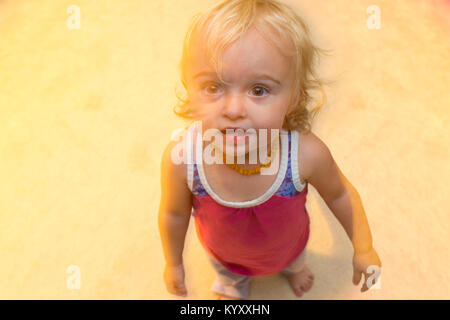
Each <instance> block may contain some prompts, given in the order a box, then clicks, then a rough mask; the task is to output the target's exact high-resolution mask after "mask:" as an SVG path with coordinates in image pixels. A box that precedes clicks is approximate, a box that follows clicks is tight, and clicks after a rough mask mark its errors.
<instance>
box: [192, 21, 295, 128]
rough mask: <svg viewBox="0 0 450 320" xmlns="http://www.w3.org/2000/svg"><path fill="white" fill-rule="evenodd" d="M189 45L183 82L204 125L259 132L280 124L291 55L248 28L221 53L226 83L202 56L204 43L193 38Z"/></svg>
mask: <svg viewBox="0 0 450 320" xmlns="http://www.w3.org/2000/svg"><path fill="white" fill-rule="evenodd" d="M264 36H265V37H273V36H272V35H270V34H265V35H264ZM193 48H194V49H193V52H192V55H191V58H190V61H189V63H188V65H187V66H186V78H187V79H186V80H187V83H186V86H187V92H188V95H189V99H190V101H191V107H192V108H193V109H194V110H195V111H196V112H197V114H198V115H199V118H200V119H201V120H202V126H203V129H205V130H206V129H208V128H217V129H219V130H223V129H224V128H226V127H240V128H243V129H249V128H254V129H256V131H257V132H258V129H264V128H265V129H281V128H282V125H283V121H284V118H285V116H286V114H287V113H288V112H290V110H291V109H290V106H289V102H290V98H291V90H292V83H293V77H294V74H293V66H292V65H291V59H290V58H288V57H286V56H284V55H283V54H282V53H281V52H280V51H279V49H278V48H277V47H275V46H273V45H272V44H271V43H270V42H268V41H267V40H265V39H264V37H262V35H261V34H260V33H259V32H258V31H257V30H256V29H255V28H254V27H252V28H251V29H250V30H249V31H248V32H247V33H246V34H245V35H244V36H243V37H242V38H241V39H240V40H238V41H236V42H234V43H233V44H232V45H231V46H230V47H228V48H227V50H225V52H224V55H223V59H222V63H223V73H222V75H223V79H224V80H225V82H227V83H228V84H225V83H221V82H220V80H219V78H218V77H217V75H216V74H215V72H214V68H213V66H212V65H211V64H209V60H208V59H207V57H205V54H204V52H205V51H206V50H205V48H204V44H203V43H202V42H201V41H197V43H196V44H194V46H193ZM282 48H284V47H282ZM269 77H270V78H271V79H269Z"/></svg>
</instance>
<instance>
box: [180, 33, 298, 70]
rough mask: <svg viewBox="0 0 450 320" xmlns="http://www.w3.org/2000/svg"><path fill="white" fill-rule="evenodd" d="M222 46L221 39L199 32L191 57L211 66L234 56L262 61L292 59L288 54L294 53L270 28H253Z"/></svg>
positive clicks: (194, 39) (191, 49)
mask: <svg viewBox="0 0 450 320" xmlns="http://www.w3.org/2000/svg"><path fill="white" fill-rule="evenodd" d="M221 44H222V43H220V39H217V38H216V39H211V37H210V38H207V36H206V35H205V34H204V33H203V32H198V33H197V34H196V35H195V36H194V37H193V38H192V42H191V46H190V50H189V51H190V52H189V56H190V57H191V59H193V60H197V61H199V62H202V63H203V64H208V63H209V64H210V63H212V61H217V60H222V61H223V59H224V58H226V57H230V56H232V57H233V56H234V58H236V60H243V59H247V60H257V59H260V60H261V59H264V57H267V58H269V59H271V58H274V57H275V58H278V57H281V59H289V58H291V57H292V55H291V56H289V55H288V54H286V53H287V52H292V46H291V45H290V43H289V42H288V41H286V40H285V39H280V37H278V36H277V35H276V34H275V33H274V32H273V31H271V30H270V28H269V29H266V28H264V29H262V28H261V27H256V26H252V27H250V28H249V29H248V30H247V31H246V32H245V33H244V34H242V35H241V36H240V37H239V38H238V39H236V40H234V41H233V42H231V43H229V44H228V45H226V46H222V47H221V46H220V45H221ZM238 58H239V59H238ZM266 62H269V61H266Z"/></svg>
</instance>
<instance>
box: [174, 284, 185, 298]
mask: <svg viewBox="0 0 450 320" xmlns="http://www.w3.org/2000/svg"><path fill="white" fill-rule="evenodd" d="M175 287H176V289H177V292H178V293H180V295H182V296H186V294H187V290H186V286H185V285H184V283H183V282H178V283H176V284H175Z"/></svg>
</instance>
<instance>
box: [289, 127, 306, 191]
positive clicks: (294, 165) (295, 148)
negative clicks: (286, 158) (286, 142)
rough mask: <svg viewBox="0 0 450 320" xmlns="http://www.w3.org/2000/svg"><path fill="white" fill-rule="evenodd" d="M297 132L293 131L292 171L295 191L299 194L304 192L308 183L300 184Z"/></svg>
mask: <svg viewBox="0 0 450 320" xmlns="http://www.w3.org/2000/svg"><path fill="white" fill-rule="evenodd" d="M298 135H299V133H298V131H297V130H291V169H292V181H293V182H294V186H295V189H297V191H298V192H300V191H302V190H303V188H304V187H305V185H306V183H301V182H300V174H299V170H298V141H299V137H298Z"/></svg>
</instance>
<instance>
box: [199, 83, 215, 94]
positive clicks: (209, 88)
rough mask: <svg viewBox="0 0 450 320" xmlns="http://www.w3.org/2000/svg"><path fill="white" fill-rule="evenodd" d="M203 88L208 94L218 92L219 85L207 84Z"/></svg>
mask: <svg viewBox="0 0 450 320" xmlns="http://www.w3.org/2000/svg"><path fill="white" fill-rule="evenodd" d="M203 90H204V91H206V93H207V94H216V93H217V92H218V91H219V86H217V85H205V86H204V87H203Z"/></svg>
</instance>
